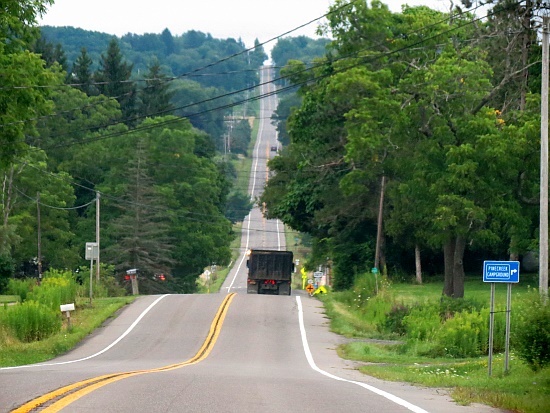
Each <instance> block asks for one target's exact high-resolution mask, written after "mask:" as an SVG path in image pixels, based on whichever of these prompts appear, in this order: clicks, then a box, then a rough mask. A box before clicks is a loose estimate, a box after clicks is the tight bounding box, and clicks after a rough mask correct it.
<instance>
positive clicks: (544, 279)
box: [539, 16, 549, 299]
mask: <svg viewBox="0 0 550 413" xmlns="http://www.w3.org/2000/svg"><path fill="white" fill-rule="evenodd" d="M548 22H549V18H548V16H544V17H543V20H542V88H541V116H540V123H541V125H540V226H539V233H540V235H539V293H540V294H541V295H542V296H543V297H545V299H546V297H547V296H548Z"/></svg>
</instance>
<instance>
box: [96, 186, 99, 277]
mask: <svg viewBox="0 0 550 413" xmlns="http://www.w3.org/2000/svg"><path fill="white" fill-rule="evenodd" d="M99 198H100V195H99V191H96V193H95V242H96V243H97V257H96V260H95V263H96V273H95V280H96V281H97V282H99Z"/></svg>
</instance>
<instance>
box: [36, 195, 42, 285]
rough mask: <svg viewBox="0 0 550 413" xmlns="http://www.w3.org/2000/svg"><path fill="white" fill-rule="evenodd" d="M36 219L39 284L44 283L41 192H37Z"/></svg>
mask: <svg viewBox="0 0 550 413" xmlns="http://www.w3.org/2000/svg"><path fill="white" fill-rule="evenodd" d="M36 220H37V221H38V222H37V226H38V228H37V232H38V263H37V265H38V285H40V284H41V283H42V230H41V227H40V192H37V193H36Z"/></svg>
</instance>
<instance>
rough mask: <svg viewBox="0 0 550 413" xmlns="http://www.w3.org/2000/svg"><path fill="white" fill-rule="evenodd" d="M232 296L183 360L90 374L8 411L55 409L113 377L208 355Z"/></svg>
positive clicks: (186, 363)
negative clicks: (96, 374) (191, 353)
mask: <svg viewBox="0 0 550 413" xmlns="http://www.w3.org/2000/svg"><path fill="white" fill-rule="evenodd" d="M234 297H235V293H230V294H228V295H227V296H226V297H225V298H224V300H223V301H222V303H221V305H220V307H219V308H218V312H217V313H216V316H215V317H214V320H213V321H212V324H211V325H210V331H209V332H208V335H207V337H206V340H204V343H203V345H202V347H201V348H200V349H199V351H197V353H196V354H195V355H194V356H193V357H192V358H190V359H189V360H186V361H183V362H181V363H177V364H170V365H168V366H164V367H158V368H156V369H149V370H136V371H128V372H122V373H113V374H106V375H104V376H98V377H93V378H91V379H87V380H83V381H79V382H77V383H74V384H70V385H68V386H65V387H62V388H60V389H57V390H54V391H52V392H50V393H47V394H44V395H42V396H40V397H37V398H36V399H34V400H31V401H30V402H27V403H25V404H24V405H23V406H21V407H19V408H17V409H15V410H12V412H11V413H29V412H32V411H33V410H35V409H38V408H39V407H40V412H44V413H45V412H47V413H53V412H58V411H60V410H61V409H63V408H65V407H67V406H68V405H69V404H71V403H72V402H74V401H76V400H78V399H80V398H81V397H83V396H85V395H86V394H88V393H91V392H93V391H94V390H96V389H99V388H100V387H103V386H106V385H108V384H110V383H114V382H116V381H119V380H122V379H126V378H128V377H133V376H137V375H140V374H148V373H159V372H163V371H170V370H175V369H179V368H181V367H185V366H189V365H192V364H196V363H198V362H200V361H202V360H204V359H205V358H206V357H208V355H209V354H210V352H211V351H212V349H213V348H214V344H216V341H217V339H218V336H219V334H220V331H221V327H222V324H223V321H224V320H225V316H226V314H227V311H228V309H229V305H230V304H231V301H233V298H234ZM44 405H47V406H44ZM43 406H44V407H43Z"/></svg>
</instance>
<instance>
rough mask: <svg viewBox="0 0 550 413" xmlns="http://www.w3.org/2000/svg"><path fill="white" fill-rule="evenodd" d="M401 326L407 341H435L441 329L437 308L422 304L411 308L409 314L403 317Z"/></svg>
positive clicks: (432, 305) (434, 305)
mask: <svg viewBox="0 0 550 413" xmlns="http://www.w3.org/2000/svg"><path fill="white" fill-rule="evenodd" d="M403 325H404V327H405V331H406V335H407V341H435V339H436V336H437V333H438V332H439V330H440V329H441V318H440V317H439V306H438V305H437V304H424V305H419V306H416V307H414V308H412V309H411V311H410V313H409V314H408V315H406V316H405V317H403Z"/></svg>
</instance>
